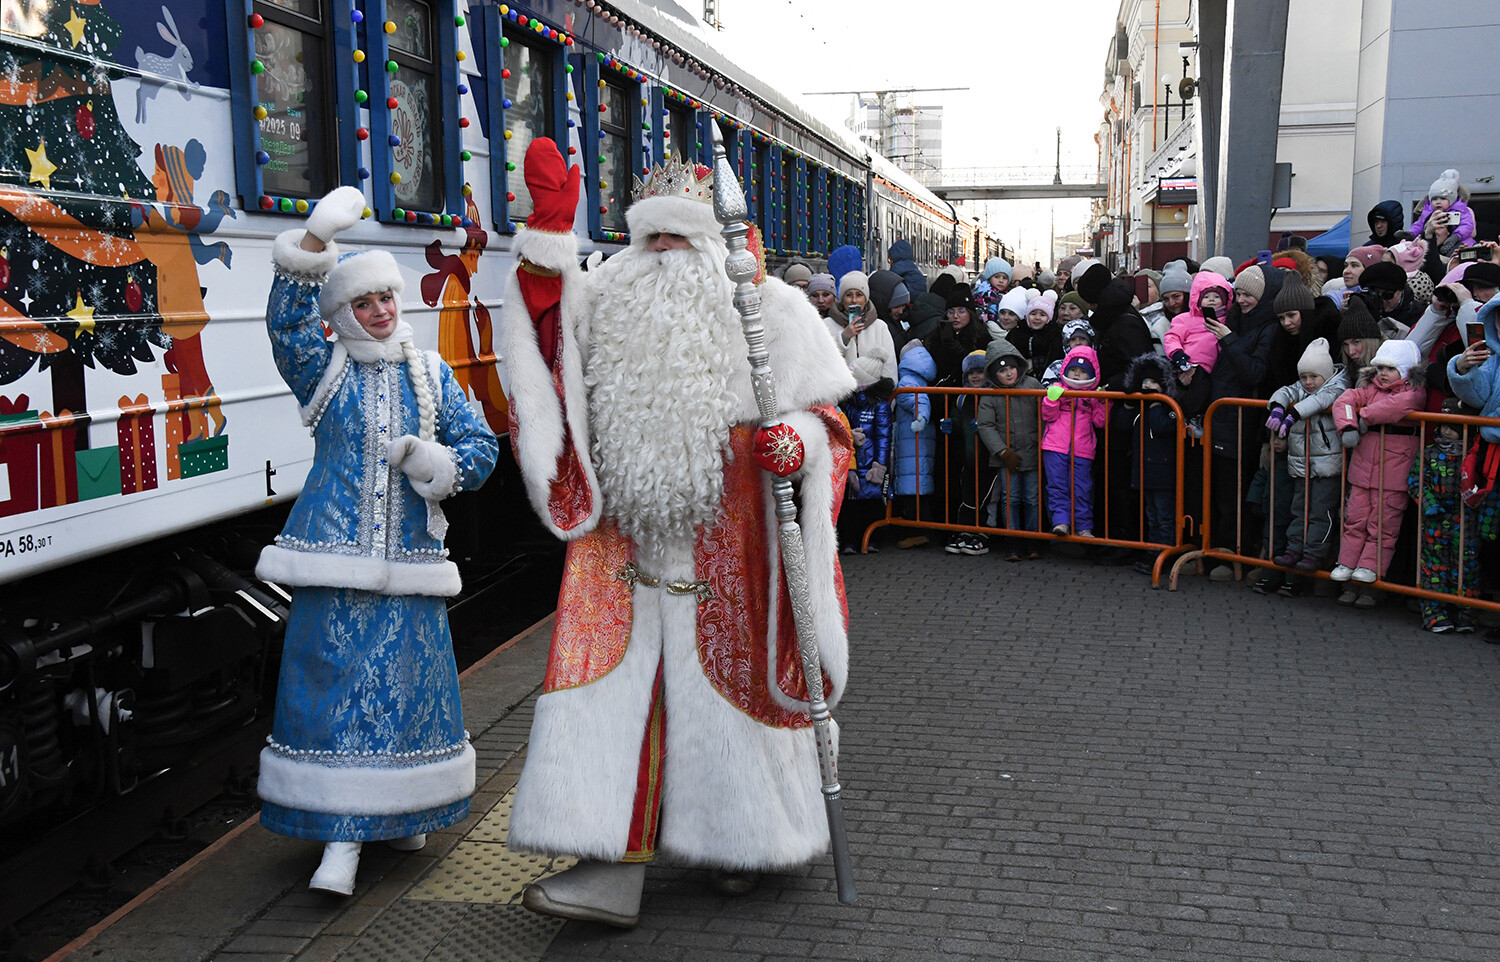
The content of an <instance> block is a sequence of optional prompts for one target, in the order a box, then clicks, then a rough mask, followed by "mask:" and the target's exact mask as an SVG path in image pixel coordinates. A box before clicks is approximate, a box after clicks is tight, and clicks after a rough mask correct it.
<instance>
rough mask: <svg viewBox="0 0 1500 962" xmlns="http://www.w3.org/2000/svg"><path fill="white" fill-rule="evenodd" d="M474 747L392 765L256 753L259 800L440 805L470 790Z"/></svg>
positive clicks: (351, 808) (304, 806) (329, 805)
mask: <svg viewBox="0 0 1500 962" xmlns="http://www.w3.org/2000/svg"><path fill="white" fill-rule="evenodd" d="M474 758H475V756H474V748H473V746H472V745H469V744H468V743H467V742H465V743H464V750H463V752H462V753H460V754H458V755H455V756H453V757H452V758H445V759H443V760H441V761H436V762H429V763H427V764H416V765H400V766H394V767H387V766H375V765H368V766H366V765H358V764H339V765H324V764H320V763H318V762H312V761H302V760H300V759H292V758H287V757H286V756H285V755H282V754H280V753H279V752H277V751H276V750H275V749H272V748H264V749H261V753H260V781H259V784H258V785H257V789H258V791H259V792H260V797H261V798H262V799H264V800H265V801H268V802H271V803H273V804H276V805H282V806H285V807H287V808H295V809H299V810H301V811H304V812H327V813H329V814H332V815H354V816H360V815H402V814H405V813H407V812H421V811H426V810H428V809H432V808H442V807H443V806H445V805H451V804H453V803H454V802H458V801H462V800H463V799H465V798H468V797H469V796H470V795H473V794H474Z"/></svg>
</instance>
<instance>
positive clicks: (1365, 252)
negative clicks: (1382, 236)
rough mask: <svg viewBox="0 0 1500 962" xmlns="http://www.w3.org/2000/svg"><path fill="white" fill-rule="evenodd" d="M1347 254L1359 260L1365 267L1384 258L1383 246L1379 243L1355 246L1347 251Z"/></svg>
mask: <svg viewBox="0 0 1500 962" xmlns="http://www.w3.org/2000/svg"><path fill="white" fill-rule="evenodd" d="M1349 256H1350V257H1352V258H1354V259H1355V260H1357V261H1359V262H1360V263H1361V264H1363V265H1365V266H1366V267H1370V266H1371V265H1373V264H1379V263H1380V262H1381V261H1382V260H1384V259H1385V248H1384V247H1381V246H1380V245H1379V244H1366V245H1365V246H1364V247H1356V248H1354V250H1352V251H1350V252H1349Z"/></svg>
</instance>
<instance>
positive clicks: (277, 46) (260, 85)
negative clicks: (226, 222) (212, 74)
mask: <svg viewBox="0 0 1500 962" xmlns="http://www.w3.org/2000/svg"><path fill="white" fill-rule="evenodd" d="M253 10H254V12H255V13H257V14H259V15H260V16H261V18H262V20H263V21H264V22H263V23H262V24H261V26H260V27H259V28H258V29H256V30H253V31H251V34H252V39H253V43H254V55H255V60H256V61H257V62H258V63H259V64H260V65H261V71H260V73H258V74H253V75H251V78H252V79H251V81H250V82H251V83H252V84H253V91H250V93H251V96H252V98H253V103H254V106H255V107H257V108H259V110H257V111H255V113H256V114H261V113H263V114H264V116H260V117H259V119H258V120H257V119H254V118H247V119H249V120H250V122H251V123H254V124H256V125H257V126H258V127H259V135H260V136H259V140H260V144H259V151H258V152H257V153H256V154H255V156H253V157H250V156H246V157H241V163H242V164H244V165H246V167H247V170H246V172H247V173H250V172H255V171H258V173H259V183H258V184H257V183H255V180H256V178H255V177H254V176H251V177H249V178H248V181H247V180H246V179H244V178H242V182H241V193H242V194H244V195H246V196H242V197H241V201H242V202H243V203H244V204H245V206H246V207H253V206H255V204H256V202H257V200H258V199H259V197H261V196H269V197H274V198H314V197H321V196H323V195H324V194H325V193H327V192H328V191H329V190H332V189H333V187H334V186H335V185H337V184H338V183H339V180H340V177H339V140H338V136H337V126H336V122H335V116H336V111H335V105H336V103H337V97H336V96H335V92H334V90H333V82H332V78H331V70H330V62H331V59H332V53H331V51H332V47H333V31H332V30H331V29H330V28H329V24H328V19H327V17H328V11H327V10H326V9H324V8H323V6H322V5H321V4H319V3H317V2H316V0H279V2H276V3H267V2H261V0H257V2H256V3H254V4H253ZM231 76H233V74H231ZM236 140H239V138H236ZM244 142H245V144H246V145H247V147H248V148H250V149H251V150H254V144H253V142H252V138H245V141H244ZM252 184H253V185H254V186H250V185H252ZM262 206H264V205H262Z"/></svg>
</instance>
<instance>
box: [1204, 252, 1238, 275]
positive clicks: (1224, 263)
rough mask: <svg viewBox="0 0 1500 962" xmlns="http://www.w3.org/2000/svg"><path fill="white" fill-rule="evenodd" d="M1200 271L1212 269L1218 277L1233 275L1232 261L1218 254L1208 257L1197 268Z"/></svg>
mask: <svg viewBox="0 0 1500 962" xmlns="http://www.w3.org/2000/svg"><path fill="white" fill-rule="evenodd" d="M1198 269H1199V270H1200V271H1213V272H1214V273H1215V274H1218V275H1219V276H1220V277H1233V276H1234V261H1232V260H1230V259H1229V258H1227V257H1225V256H1224V255H1223V254H1220V255H1219V256H1218V257H1210V258H1209V259H1208V260H1206V261H1204V262H1203V263H1202V265H1200V266H1199V268H1198Z"/></svg>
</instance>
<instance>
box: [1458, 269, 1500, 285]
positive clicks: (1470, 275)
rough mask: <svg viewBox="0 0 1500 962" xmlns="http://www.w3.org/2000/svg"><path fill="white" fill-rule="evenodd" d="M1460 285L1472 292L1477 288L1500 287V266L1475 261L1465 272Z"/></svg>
mask: <svg viewBox="0 0 1500 962" xmlns="http://www.w3.org/2000/svg"><path fill="white" fill-rule="evenodd" d="M1459 283H1460V284H1462V285H1463V286H1465V287H1467V288H1468V289H1469V290H1470V291H1471V292H1472V291H1473V290H1474V288H1476V287H1500V264H1495V263H1493V262H1491V261H1475V262H1474V263H1472V264H1470V265H1469V269H1468V270H1467V271H1465V272H1464V276H1463V279H1462V280H1460V281H1459Z"/></svg>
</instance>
